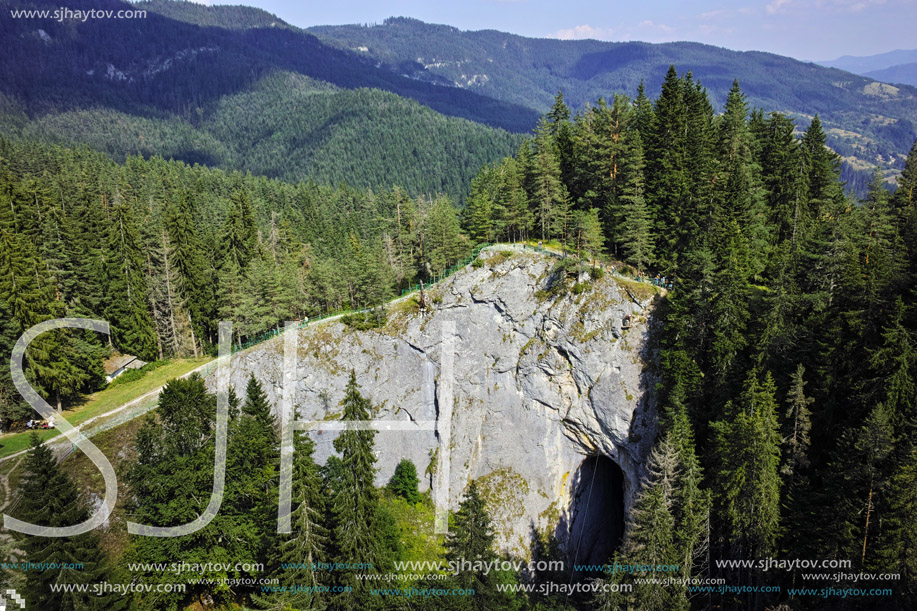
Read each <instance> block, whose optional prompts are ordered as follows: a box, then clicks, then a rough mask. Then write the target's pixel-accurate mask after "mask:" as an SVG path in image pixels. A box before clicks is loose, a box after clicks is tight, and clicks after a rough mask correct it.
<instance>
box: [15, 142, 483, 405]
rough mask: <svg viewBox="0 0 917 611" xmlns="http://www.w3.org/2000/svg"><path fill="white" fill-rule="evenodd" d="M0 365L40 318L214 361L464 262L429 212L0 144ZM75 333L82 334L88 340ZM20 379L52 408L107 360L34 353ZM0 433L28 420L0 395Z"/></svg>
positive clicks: (372, 198)
mask: <svg viewBox="0 0 917 611" xmlns="http://www.w3.org/2000/svg"><path fill="white" fill-rule="evenodd" d="M0 231H2V234H0V236H2V239H0V310H2V312H3V313H4V314H3V316H2V320H0V324H2V333H0V337H2V342H3V350H4V352H6V353H7V354H9V352H10V350H11V348H12V345H13V342H15V340H16V338H18V337H19V335H21V334H22V332H23V331H25V330H26V329H28V328H29V327H31V326H32V325H34V324H36V323H37V322H40V321H41V320H45V319H47V318H52V317H60V316H66V315H69V316H88V317H94V318H101V319H104V320H108V321H110V322H111V325H112V336H111V346H112V347H113V348H115V349H117V350H119V351H121V352H124V353H129V354H134V355H137V356H139V357H140V358H143V359H145V360H152V359H157V358H163V357H171V356H185V355H197V354H200V353H203V352H214V351H215V345H214V344H215V342H216V326H217V321H219V320H233V321H235V323H236V324H235V327H234V329H235V341H236V342H238V343H241V342H243V341H245V340H246V339H247V338H250V337H253V336H255V335H257V334H259V333H262V332H264V331H268V330H270V329H272V328H276V327H278V326H280V325H282V323H283V321H285V320H292V319H302V318H303V317H314V316H316V315H319V314H322V313H326V312H330V311H337V310H341V309H345V308H355V307H366V306H374V305H378V304H381V303H382V302H384V301H385V300H386V299H388V298H389V297H391V296H394V295H396V294H397V292H398V291H399V290H400V289H401V288H402V287H405V286H409V285H412V284H414V283H415V282H417V281H418V280H422V279H427V278H429V277H430V276H431V275H433V274H437V273H442V270H443V269H445V268H446V267H448V266H449V265H450V264H451V263H453V262H454V261H456V260H458V259H460V258H462V257H465V256H467V254H468V252H469V251H470V243H469V241H468V238H467V237H466V236H464V235H463V234H461V233H460V228H459V219H458V213H457V211H456V208H455V207H454V205H453V204H452V203H451V202H450V201H449V200H448V199H447V198H444V197H438V198H433V199H430V198H420V199H412V198H410V197H408V196H407V195H406V194H405V192H404V191H403V190H401V189H397V188H396V189H393V190H390V191H385V192H381V193H374V192H371V191H360V190H355V189H350V188H346V187H342V188H339V189H334V188H330V187H322V186H317V185H315V184H313V183H298V184H295V185H293V184H289V183H282V182H278V181H275V180H270V179H266V178H260V177H253V176H251V175H247V174H241V173H225V172H222V171H220V170H212V169H209V168H206V167H202V166H194V167H190V166H187V165H185V164H182V163H179V162H167V161H164V160H162V159H159V158H153V159H150V160H143V159H141V158H137V157H131V158H129V159H128V160H127V162H126V163H125V164H123V165H119V164H116V163H114V162H113V161H111V160H109V159H108V158H106V157H105V156H104V155H102V154H100V153H95V152H92V151H90V150H88V149H86V148H81V149H66V148H58V147H49V146H44V145H34V144H29V143H25V142H21V141H15V142H14V141H0ZM87 333H88V332H87ZM40 342H45V343H47V345H44V344H42V345H36V346H35V347H34V349H32V350H31V351H30V353H29V354H28V355H27V361H26V365H27V373H28V375H29V376H30V379H32V380H33V382H34V383H36V386H37V387H38V388H40V389H41V390H42V391H44V393H45V394H46V395H48V396H51V397H54V398H55V399H56V400H57V401H58V404H59V405H60V403H62V402H63V403H66V402H67V401H68V400H72V399H74V398H76V397H78V396H79V394H81V393H82V392H85V391H87V390H90V389H93V388H96V387H98V386H99V384H100V382H101V380H102V378H103V377H104V376H103V375H102V373H101V367H100V362H101V361H100V358H101V356H102V355H103V354H105V353H107V347H105V346H102V345H101V344H99V340H98V338H94V337H91V336H87V337H84V334H83V332H79V333H71V332H69V331H67V332H65V331H57V332H55V333H53V334H48V336H47V339H43V340H40V341H39V342H36V343H37V344H38V343H40ZM0 387H2V393H0V417H2V418H4V419H5V420H7V421H9V420H20V419H23V418H27V417H28V415H29V414H30V410H29V408H28V406H26V405H24V404H23V402H22V401H21V400H19V399H18V398H17V397H18V395H17V394H16V393H15V392H14V391H13V390H12V386H11V381H10V379H9V376H8V375H7V376H6V377H5V378H3V380H0Z"/></svg>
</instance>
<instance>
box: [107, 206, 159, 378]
mask: <svg viewBox="0 0 917 611" xmlns="http://www.w3.org/2000/svg"><path fill="white" fill-rule="evenodd" d="M107 250H108V252H109V254H110V255H111V261H110V263H109V264H108V265H107V266H106V271H107V283H106V299H105V301H106V304H107V307H106V309H105V318H106V319H107V320H108V321H109V324H110V325H111V331H112V340H113V342H114V344H115V346H117V347H118V348H119V349H120V350H121V351H122V352H127V353H131V354H134V355H136V356H138V357H140V358H142V359H146V360H153V359H155V358H156V353H157V350H156V328H155V326H154V324H153V320H152V316H151V315H150V312H149V302H148V300H147V292H148V287H147V284H146V275H145V274H144V255H143V249H142V246H141V244H140V242H139V237H138V235H137V232H136V229H135V227H134V223H133V219H132V218H131V215H130V211H129V209H128V208H127V207H126V206H125V205H124V204H120V205H117V206H115V207H114V209H113V210H112V219H111V225H110V227H109V230H108V241H107Z"/></svg>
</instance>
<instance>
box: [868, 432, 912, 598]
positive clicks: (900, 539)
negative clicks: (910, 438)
mask: <svg viewBox="0 0 917 611" xmlns="http://www.w3.org/2000/svg"><path fill="white" fill-rule="evenodd" d="M887 499H888V500H887V509H886V510H885V512H884V518H883V521H882V529H881V531H880V535H879V536H880V540H879V543H878V545H879V548H878V550H877V553H876V555H877V557H878V558H879V562H878V563H877V566H880V567H882V570H883V571H887V572H890V573H898V574H900V575H901V582H900V585H899V586H896V587H895V595H896V596H895V598H894V600H893V601H890V602H891V603H892V605H894V608H897V609H910V608H913V607H914V605H915V604H917V446H912V447H911V448H910V451H908V452H907V453H905V454H904V459H903V460H902V461H901V462H900V463H899V464H898V465H897V467H896V469H895V472H894V473H893V475H892V477H891V480H890V484H889V487H888V492H887Z"/></svg>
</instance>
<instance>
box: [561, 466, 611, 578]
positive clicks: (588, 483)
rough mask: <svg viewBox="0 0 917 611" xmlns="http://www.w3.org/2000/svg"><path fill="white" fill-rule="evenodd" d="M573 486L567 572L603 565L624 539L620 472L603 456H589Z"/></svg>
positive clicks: (578, 472) (584, 574)
mask: <svg viewBox="0 0 917 611" xmlns="http://www.w3.org/2000/svg"><path fill="white" fill-rule="evenodd" d="M573 486H574V489H573V497H572V498H573V500H572V507H571V509H572V511H571V512H570V515H571V518H572V520H571V522H570V535H569V539H568V540H567V541H568V545H567V556H568V559H569V562H570V563H571V565H570V568H571V569H573V566H572V565H573V564H578V565H583V564H592V565H598V564H605V563H607V562H608V560H609V559H610V558H611V556H612V554H613V553H614V552H615V550H617V549H618V547H619V546H620V545H621V540H622V538H623V537H624V472H623V471H622V470H621V467H620V466H618V463H616V462H615V461H613V460H612V459H610V458H608V457H607V456H589V457H588V458H586V459H585V460H584V461H583V462H582V463H581V464H580V466H579V468H578V469H577V471H576V475H575V477H574V479H573ZM574 572H575V573H576V575H577V576H580V577H586V576H592V575H590V574H588V573H584V572H581V571H575V570H574Z"/></svg>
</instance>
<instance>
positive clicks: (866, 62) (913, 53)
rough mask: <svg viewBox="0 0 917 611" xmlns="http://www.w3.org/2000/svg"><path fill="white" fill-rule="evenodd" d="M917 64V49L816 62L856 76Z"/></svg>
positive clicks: (845, 56) (847, 56) (848, 56)
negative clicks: (902, 65)
mask: <svg viewBox="0 0 917 611" xmlns="http://www.w3.org/2000/svg"><path fill="white" fill-rule="evenodd" d="M913 62H917V49H910V50H904V49H897V50H895V51H889V52H888V53H878V54H876V55H863V56H855V55H844V56H842V57H838V58H837V59H832V60H829V61H823V62H816V63H818V64H819V65H822V66H827V67H829V68H839V69H841V70H846V71H847V72H853V73H854V74H860V75H866V73H868V72H874V71H876V70H884V69H885V68H891V67H892V66H898V65H901V64H909V63H913Z"/></svg>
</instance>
